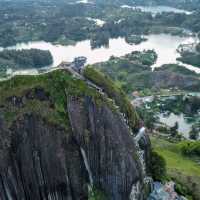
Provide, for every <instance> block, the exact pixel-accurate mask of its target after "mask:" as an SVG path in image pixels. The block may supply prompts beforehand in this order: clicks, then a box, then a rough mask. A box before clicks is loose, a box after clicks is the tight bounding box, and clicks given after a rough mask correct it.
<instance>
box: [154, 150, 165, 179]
mask: <svg viewBox="0 0 200 200" xmlns="http://www.w3.org/2000/svg"><path fill="white" fill-rule="evenodd" d="M151 174H152V177H153V179H154V180H156V181H163V180H165V179H166V161H165V159H164V158H163V157H162V156H160V155H159V154H158V153H157V152H155V151H152V152H151Z"/></svg>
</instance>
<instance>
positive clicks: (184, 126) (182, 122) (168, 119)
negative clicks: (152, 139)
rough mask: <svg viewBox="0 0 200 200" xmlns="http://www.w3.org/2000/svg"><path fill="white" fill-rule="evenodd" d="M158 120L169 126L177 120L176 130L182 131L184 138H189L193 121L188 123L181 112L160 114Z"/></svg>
mask: <svg viewBox="0 0 200 200" xmlns="http://www.w3.org/2000/svg"><path fill="white" fill-rule="evenodd" d="M159 121H160V122H161V123H163V124H166V125H167V126H169V127H173V126H174V125H175V123H176V122H178V124H179V127H178V132H179V133H182V134H183V136H184V137H185V138H189V133H190V131H191V129H192V125H193V123H189V122H188V121H187V119H186V118H184V115H183V114H180V115H176V114H174V113H170V114H169V115H167V116H166V115H164V114H160V115H159Z"/></svg>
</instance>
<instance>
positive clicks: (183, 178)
mask: <svg viewBox="0 0 200 200" xmlns="http://www.w3.org/2000/svg"><path fill="white" fill-rule="evenodd" d="M151 142H152V146H153V148H154V150H155V151H156V152H157V153H158V154H159V155H161V156H163V157H164V158H165V160H166V163H167V175H168V176H169V177H170V178H172V179H174V180H176V181H177V182H179V183H181V184H182V185H184V186H185V187H186V188H187V189H188V190H189V193H191V195H192V196H194V199H197V200H199V199H200V165H199V164H198V163H197V162H195V161H194V160H193V159H192V158H189V157H186V156H183V155H182V154H181V152H180V149H179V146H178V145H177V144H176V143H171V142H168V141H166V140H164V139H161V138H157V137H156V138H155V137H152V138H151Z"/></svg>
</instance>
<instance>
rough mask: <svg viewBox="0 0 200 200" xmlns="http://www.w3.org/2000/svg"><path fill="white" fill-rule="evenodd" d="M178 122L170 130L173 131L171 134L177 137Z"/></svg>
mask: <svg viewBox="0 0 200 200" xmlns="http://www.w3.org/2000/svg"><path fill="white" fill-rule="evenodd" d="M178 127H179V125H178V122H175V125H174V126H173V127H171V128H170V132H171V136H172V137H176V136H177V134H178Z"/></svg>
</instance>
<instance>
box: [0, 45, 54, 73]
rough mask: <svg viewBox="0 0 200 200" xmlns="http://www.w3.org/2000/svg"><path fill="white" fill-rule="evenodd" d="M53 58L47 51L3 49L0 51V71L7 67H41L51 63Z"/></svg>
mask: <svg viewBox="0 0 200 200" xmlns="http://www.w3.org/2000/svg"><path fill="white" fill-rule="evenodd" d="M52 62H53V58H52V56H51V53H50V52H49V51H44V50H39V49H30V50H4V51H2V52H0V69H1V72H4V71H6V70H7V69H14V70H15V69H24V68H25V69H31V68H41V67H44V66H47V65H50V64H52Z"/></svg>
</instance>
